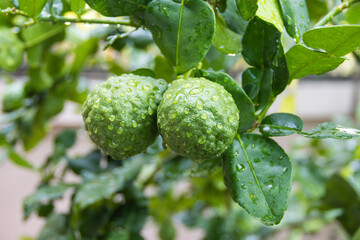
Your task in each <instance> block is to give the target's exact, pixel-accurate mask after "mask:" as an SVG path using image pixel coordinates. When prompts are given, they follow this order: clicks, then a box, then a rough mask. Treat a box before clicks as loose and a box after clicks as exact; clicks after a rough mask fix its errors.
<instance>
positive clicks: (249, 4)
mask: <svg viewBox="0 0 360 240" xmlns="http://www.w3.org/2000/svg"><path fill="white" fill-rule="evenodd" d="M236 5H237V8H238V10H239V12H240V15H241V17H242V18H243V19H244V20H246V21H249V20H251V19H252V18H253V17H254V16H255V14H256V11H257V9H258V0H236Z"/></svg>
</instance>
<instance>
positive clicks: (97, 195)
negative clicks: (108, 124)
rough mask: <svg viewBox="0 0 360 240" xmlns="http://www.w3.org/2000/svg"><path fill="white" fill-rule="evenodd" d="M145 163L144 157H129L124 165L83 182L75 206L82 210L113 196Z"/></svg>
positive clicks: (76, 196)
mask: <svg viewBox="0 0 360 240" xmlns="http://www.w3.org/2000/svg"><path fill="white" fill-rule="evenodd" d="M143 164H144V159H143V157H142V156H138V157H137V158H133V159H129V160H128V161H127V162H126V163H124V166H123V167H118V168H114V169H111V170H109V171H107V172H104V173H101V174H99V175H97V176H95V177H94V178H93V179H91V180H89V181H88V182H85V183H83V184H82V185H80V188H79V190H78V191H77V193H76V195H75V199H74V204H75V208H76V209H78V210H82V209H84V208H85V207H87V206H89V205H91V204H93V203H96V202H99V201H101V200H103V199H105V198H109V197H111V196H112V195H113V194H114V193H116V192H117V191H119V190H121V189H122V188H124V186H125V183H126V182H127V181H130V180H132V179H133V178H135V177H136V176H137V174H138V173H139V172H140V170H141V166H142V165H143Z"/></svg>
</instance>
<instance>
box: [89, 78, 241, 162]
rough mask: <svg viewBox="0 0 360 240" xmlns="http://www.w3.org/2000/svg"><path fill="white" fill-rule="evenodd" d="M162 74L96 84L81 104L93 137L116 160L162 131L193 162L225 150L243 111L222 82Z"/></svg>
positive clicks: (144, 145)
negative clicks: (173, 78) (170, 78)
mask: <svg viewBox="0 0 360 240" xmlns="http://www.w3.org/2000/svg"><path fill="white" fill-rule="evenodd" d="M167 87H168V85H167V83H166V82H165V80H163V79H154V78H151V77H145V76H138V75H133V74H124V75H121V76H118V77H110V78H109V79H108V80H107V81H104V82H101V83H100V84H98V85H97V86H96V87H95V88H94V89H93V91H92V92H91V93H90V94H89V96H88V98H87V100H86V102H85V103H84V106H83V118H84V121H85V127H86V129H87V131H88V132H89V135H90V137H91V139H92V140H93V141H94V142H95V144H97V145H98V147H99V148H100V149H102V150H103V151H104V152H105V153H106V154H108V155H110V156H111V157H112V158H114V159H118V160H121V159H124V158H127V157H130V156H133V155H135V154H138V153H141V152H144V151H145V150H146V148H147V147H148V146H149V145H151V144H152V143H153V142H154V141H155V139H156V137H157V136H158V132H160V134H161V136H162V138H163V141H164V143H165V144H166V145H168V146H169V147H170V148H171V149H172V150H173V151H174V152H176V153H178V154H180V155H182V156H186V157H188V158H190V159H193V160H195V161H200V160H205V159H209V158H212V157H214V156H217V155H219V154H221V153H223V152H224V151H225V150H226V148H227V147H228V146H229V145H230V144H231V142H232V141H233V139H234V137H235V135H236V132H237V129H238V123H239V110H238V109H237V106H236V104H235V102H234V99H233V98H232V96H231V94H230V93H228V92H227V91H226V90H225V89H224V88H223V87H222V86H221V85H219V84H217V83H214V82H211V81H209V80H207V79H205V78H188V79H179V80H176V81H174V82H172V83H171V85H170V87H169V88H167Z"/></svg>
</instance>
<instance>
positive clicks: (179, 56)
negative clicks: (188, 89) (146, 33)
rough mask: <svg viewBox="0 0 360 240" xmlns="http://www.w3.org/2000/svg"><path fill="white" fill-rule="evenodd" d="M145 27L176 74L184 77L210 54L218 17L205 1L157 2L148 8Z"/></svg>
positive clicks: (161, 0) (167, 0) (160, 0)
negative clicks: (182, 74)
mask: <svg viewBox="0 0 360 240" xmlns="http://www.w3.org/2000/svg"><path fill="white" fill-rule="evenodd" d="M145 26H146V27H147V28H148V29H149V30H150V31H151V33H152V35H153V38H154V41H155V43H156V45H157V46H158V47H159V48H160V50H161V52H162V54H163V55H164V56H165V57H166V58H167V59H168V60H169V61H170V62H171V63H172V65H173V66H174V67H175V70H176V73H177V74H181V73H185V72H186V71H188V70H189V69H191V68H192V67H194V66H195V65H196V64H198V63H199V62H201V61H202V60H203V58H204V57H205V55H206V53H207V52H208V51H209V48H210V47H211V42H212V39H213V37H214V33H215V14H214V11H213V10H212V8H211V7H210V5H209V4H208V3H206V2H204V1H202V0H192V1H185V0H182V1H181V2H176V1H173V0H154V1H152V2H150V4H149V5H148V6H147V8H146V12H145Z"/></svg>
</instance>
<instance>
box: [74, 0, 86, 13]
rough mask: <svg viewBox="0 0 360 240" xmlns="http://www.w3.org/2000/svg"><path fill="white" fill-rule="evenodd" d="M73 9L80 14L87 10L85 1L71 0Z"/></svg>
mask: <svg viewBox="0 0 360 240" xmlns="http://www.w3.org/2000/svg"><path fill="white" fill-rule="evenodd" d="M70 8H71V11H73V12H75V13H76V14H77V15H78V16H80V15H81V14H83V13H84V12H85V1H84V0H71V1H70Z"/></svg>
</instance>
